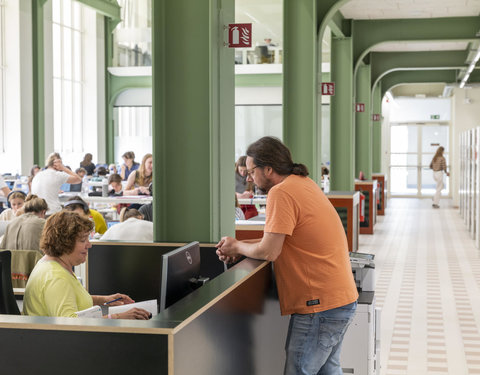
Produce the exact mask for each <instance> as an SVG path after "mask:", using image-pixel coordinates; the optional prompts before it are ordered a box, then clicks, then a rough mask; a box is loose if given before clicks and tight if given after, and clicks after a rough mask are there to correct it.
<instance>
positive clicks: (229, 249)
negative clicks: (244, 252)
mask: <svg viewBox="0 0 480 375" xmlns="http://www.w3.org/2000/svg"><path fill="white" fill-rule="evenodd" d="M237 242H238V241H237V240H236V239H235V238H232V237H222V239H221V240H220V241H219V242H218V244H217V245H216V246H215V247H216V248H217V249H218V250H217V255H218V259H220V261H222V262H224V263H226V264H229V263H235V262H236V261H237V260H238V258H240V256H241V255H240V254H238V250H236V244H237Z"/></svg>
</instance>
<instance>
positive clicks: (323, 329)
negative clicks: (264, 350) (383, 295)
mask: <svg viewBox="0 0 480 375" xmlns="http://www.w3.org/2000/svg"><path fill="white" fill-rule="evenodd" d="M356 309H357V302H353V303H351V304H349V305H345V306H342V307H338V308H336V309H331V310H327V311H322V312H319V313H315V314H292V315H291V317H290V325H289V327H288V335H287V342H286V344H285V351H286V354H287V358H286V362H285V371H284V375H337V374H338V375H341V374H343V372H342V368H341V366H340V351H341V347H342V341H343V336H344V335H345V332H346V331H347V328H348V325H349V324H350V323H351V321H352V320H353V317H354V316H355V311H356Z"/></svg>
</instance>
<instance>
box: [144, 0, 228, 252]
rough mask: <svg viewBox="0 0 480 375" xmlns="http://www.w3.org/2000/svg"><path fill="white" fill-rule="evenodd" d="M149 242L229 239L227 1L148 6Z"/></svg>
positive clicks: (179, 0)
mask: <svg viewBox="0 0 480 375" xmlns="http://www.w3.org/2000/svg"><path fill="white" fill-rule="evenodd" d="M152 6H153V14H152V24H153V25H152V46H153V61H152V64H153V65H152V86H153V129H152V131H153V135H152V136H153V137H152V138H153V157H154V165H153V167H154V171H153V175H154V228H155V229H154V240H155V241H193V240H197V241H201V242H215V241H217V240H218V239H219V238H220V236H221V235H233V234H234V224H235V216H234V194H235V186H234V163H235V160H234V152H233V150H234V137H235V132H234V51H233V49H229V48H228V47H226V46H224V42H226V41H227V39H228V31H227V30H224V25H228V24H229V23H233V21H234V0H196V1H191V0H175V1H170V0H156V1H153V2H152Z"/></svg>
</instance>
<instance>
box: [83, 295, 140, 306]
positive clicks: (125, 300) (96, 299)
mask: <svg viewBox="0 0 480 375" xmlns="http://www.w3.org/2000/svg"><path fill="white" fill-rule="evenodd" d="M118 298H121V299H119V300H118V301H115V302H112V303H109V306H120V305H127V304H130V303H134V302H135V301H134V300H133V299H131V298H130V297H129V296H127V295H126V294H122V293H115V294H111V295H109V296H92V300H93V304H94V305H103V304H105V303H107V302H110V301H114V300H116V299H118Z"/></svg>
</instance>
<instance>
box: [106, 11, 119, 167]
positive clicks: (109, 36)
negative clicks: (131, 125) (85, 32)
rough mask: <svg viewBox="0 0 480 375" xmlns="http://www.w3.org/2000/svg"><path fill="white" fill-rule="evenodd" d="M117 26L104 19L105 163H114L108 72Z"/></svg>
mask: <svg viewBox="0 0 480 375" xmlns="http://www.w3.org/2000/svg"><path fill="white" fill-rule="evenodd" d="M117 24H118V20H116V19H115V20H114V19H110V18H107V17H105V23H104V25H105V62H106V64H105V65H106V66H105V107H106V110H105V158H106V162H107V163H114V162H115V150H114V143H115V133H114V126H113V102H112V100H111V97H112V92H113V88H112V80H113V77H112V75H111V74H110V72H109V71H108V67H109V66H111V65H112V60H113V30H115V27H116V26H117Z"/></svg>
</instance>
